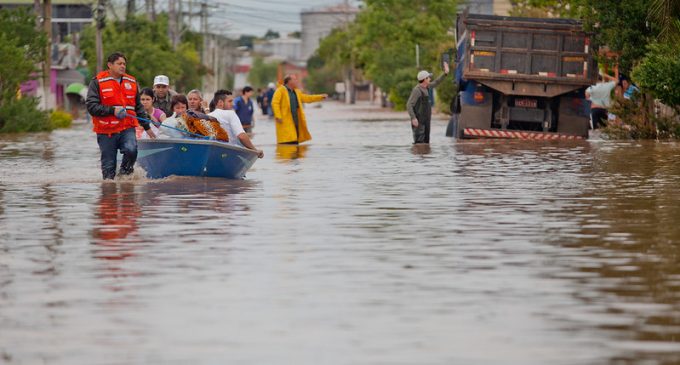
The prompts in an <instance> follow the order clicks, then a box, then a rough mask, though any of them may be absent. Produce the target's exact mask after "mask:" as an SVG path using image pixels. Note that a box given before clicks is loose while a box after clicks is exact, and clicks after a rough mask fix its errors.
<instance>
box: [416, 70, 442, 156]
mask: <svg viewBox="0 0 680 365" xmlns="http://www.w3.org/2000/svg"><path fill="white" fill-rule="evenodd" d="M448 74H449V64H448V63H444V74H443V75H441V76H439V77H438V78H437V79H436V80H434V81H432V74H431V73H429V72H427V71H424V70H423V71H420V72H418V85H416V87H414V88H413V91H411V96H409V98H408V101H407V102H406V110H407V111H408V115H409V116H410V117H411V131H412V132H413V144H416V143H430V121H431V119H432V104H431V103H430V90H431V89H434V88H435V87H437V86H438V85H439V84H440V83H441V82H442V81H443V80H444V77H446V75H448Z"/></svg>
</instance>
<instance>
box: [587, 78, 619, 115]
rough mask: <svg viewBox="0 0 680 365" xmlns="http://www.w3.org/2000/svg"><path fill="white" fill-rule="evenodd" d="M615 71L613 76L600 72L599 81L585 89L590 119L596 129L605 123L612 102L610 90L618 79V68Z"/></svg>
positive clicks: (614, 86) (612, 89)
mask: <svg viewBox="0 0 680 365" xmlns="http://www.w3.org/2000/svg"><path fill="white" fill-rule="evenodd" d="M616 73H617V75H616V76H614V77H612V76H609V75H607V74H606V73H601V74H600V77H599V78H598V79H599V80H600V82H598V83H597V84H595V85H593V86H590V87H588V88H587V89H586V99H588V100H590V119H591V121H592V122H593V129H598V128H599V127H600V125H602V126H606V125H607V120H609V113H608V109H609V108H610V107H611V104H612V91H614V88H616V82H617V81H618V70H617V71H616Z"/></svg>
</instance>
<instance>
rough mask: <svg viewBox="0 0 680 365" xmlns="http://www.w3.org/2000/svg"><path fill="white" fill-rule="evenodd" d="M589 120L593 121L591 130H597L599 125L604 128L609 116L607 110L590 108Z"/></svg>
mask: <svg viewBox="0 0 680 365" xmlns="http://www.w3.org/2000/svg"><path fill="white" fill-rule="evenodd" d="M590 118H591V119H592V120H593V129H597V128H598V126H599V125H601V126H603V127H604V126H606V125H607V120H608V119H609V114H608V113H607V109H602V108H592V109H590Z"/></svg>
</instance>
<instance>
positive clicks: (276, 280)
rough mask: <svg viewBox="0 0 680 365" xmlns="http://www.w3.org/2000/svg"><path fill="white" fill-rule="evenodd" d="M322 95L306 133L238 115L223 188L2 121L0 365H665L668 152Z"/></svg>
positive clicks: (679, 328) (676, 337) (677, 271)
mask: <svg viewBox="0 0 680 365" xmlns="http://www.w3.org/2000/svg"><path fill="white" fill-rule="evenodd" d="M329 108H332V104H330V106H327V105H324V110H323V114H322V113H321V110H316V109H311V110H310V112H309V113H310V120H313V121H319V120H322V122H318V123H315V124H312V125H311V128H312V133H313V134H314V138H315V140H314V143H313V144H312V145H311V146H312V147H309V148H308V147H307V145H302V146H276V145H273V144H267V142H268V141H273V140H274V127H273V123H271V122H270V123H268V121H263V122H261V123H259V124H258V130H257V136H256V137H255V138H256V140H255V143H257V144H258V146H263V147H264V149H265V156H276V157H270V158H265V159H262V160H259V161H258V162H257V163H256V164H255V165H254V167H253V169H252V170H251V171H250V172H249V173H248V179H247V180H244V181H228V180H221V179H193V178H176V177H173V178H169V179H164V180H159V181H149V180H146V179H141V178H136V179H132V180H131V181H119V182H115V183H110V182H107V183H102V182H101V181H100V180H99V179H98V176H99V172H98V161H97V153H96V143H94V141H93V139H92V138H91V137H92V136H91V135H90V134H87V133H89V132H87V133H86V132H84V131H82V130H79V129H75V130H71V131H63V132H60V133H61V134H52V135H40V136H36V135H25V136H19V137H17V136H12V137H7V138H5V137H2V138H5V139H1V140H0V363H8V364H15V363H16V364H33V363H50V364H133V363H135V364H136V363H163V364H169V363H205V364H214V363H215V364H216V363H258V364H260V363H264V364H268V363H291V364H293V363H294V364H318V363H328V364H416V363H426V364H451V363H453V364H458V363H461V364H478V363H479V364H593V365H595V364H617V365H618V364H663V365H671V364H678V363H680V256H679V255H678V252H679V250H678V249H679V247H678V246H679V245H680V243H679V242H680V226H678V224H677V222H679V221H680V208H679V207H680V204H679V203H680V192H679V191H678V188H677V187H678V186H680V164H679V163H678V161H680V145H677V144H674V143H657V142H644V143H622V142H583V141H580V142H545V143H544V142H529V143H526V142H512V141H510V142H508V141H464V142H453V141H451V140H450V139H447V138H444V137H443V132H444V128H445V122H443V121H435V122H434V124H433V136H432V140H433V143H432V145H431V146H428V147H425V146H411V145H410V143H411V141H410V138H411V134H410V133H409V129H408V124H407V123H408V121H407V120H405V121H403V122H392V121H390V120H391V119H390V118H387V117H386V118H383V119H377V117H376V118H372V119H367V120H366V121H358V119H361V113H357V112H355V114H351V115H355V116H356V118H354V117H353V118H354V119H351V120H346V119H343V118H344V116H345V115H348V114H347V113H345V112H344V111H343V110H340V111H338V110H333V109H330V110H329ZM315 113H316V115H315ZM323 118H326V119H323ZM334 118H335V119H334ZM439 132H440V133H439ZM81 140H83V141H87V142H86V143H85V142H84V143H82V145H79V148H80V150H77V151H74V150H73V146H74V141H81ZM43 147H44V148H45V149H46V148H49V149H50V151H51V152H49V153H48V154H45V153H44V151H43V149H44V148H43ZM292 161H294V163H288V162H292ZM36 171H37V172H39V173H38V174H36ZM121 349H125V350H124V351H121ZM263 349H266V351H263Z"/></svg>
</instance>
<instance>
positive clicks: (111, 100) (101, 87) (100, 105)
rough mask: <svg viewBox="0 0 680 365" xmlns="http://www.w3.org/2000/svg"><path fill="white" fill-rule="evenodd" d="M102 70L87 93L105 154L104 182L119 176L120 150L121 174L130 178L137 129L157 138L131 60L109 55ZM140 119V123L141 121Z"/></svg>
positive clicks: (101, 149) (87, 102)
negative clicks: (120, 158)
mask: <svg viewBox="0 0 680 365" xmlns="http://www.w3.org/2000/svg"><path fill="white" fill-rule="evenodd" d="M106 65H107V66H108V70H105V71H102V72H100V73H98V74H97V76H95V77H94V78H93V79H92V81H90V86H89V88H88V90H87V100H86V102H85V104H86V105H87V111H88V113H90V115H92V123H94V128H93V130H94V132H95V133H97V144H99V150H100V152H101V169H102V177H103V178H104V180H112V179H113V178H114V177H116V160H117V158H118V156H117V155H118V150H120V152H121V153H122V154H123V161H122V163H121V165H120V174H121V175H130V174H132V172H133V171H134V165H135V161H136V160H137V137H136V135H135V127H137V126H139V125H140V124H141V126H142V127H143V128H144V130H145V131H146V133H147V134H148V135H149V137H151V138H156V135H155V134H154V133H153V131H151V129H150V128H151V126H150V125H149V122H148V121H147V120H148V119H149V116H148V115H147V113H146V112H145V111H144V106H143V105H142V103H141V102H140V100H139V93H138V92H137V80H136V79H135V78H134V77H132V76H130V75H128V74H127V73H125V70H126V66H127V58H125V55H123V54H122V53H119V52H115V53H113V54H111V55H110V56H109V58H108V59H107V63H106ZM137 117H139V118H140V119H139V120H140V121H139V122H138V121H137Z"/></svg>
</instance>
